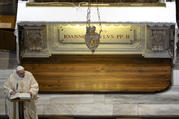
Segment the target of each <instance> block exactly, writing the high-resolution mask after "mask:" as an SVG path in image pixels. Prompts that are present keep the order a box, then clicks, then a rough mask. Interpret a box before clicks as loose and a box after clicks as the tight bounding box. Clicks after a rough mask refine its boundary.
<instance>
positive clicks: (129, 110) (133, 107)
mask: <svg viewBox="0 0 179 119" xmlns="http://www.w3.org/2000/svg"><path fill="white" fill-rule="evenodd" d="M132 115H137V104H114V106H113V116H132Z"/></svg>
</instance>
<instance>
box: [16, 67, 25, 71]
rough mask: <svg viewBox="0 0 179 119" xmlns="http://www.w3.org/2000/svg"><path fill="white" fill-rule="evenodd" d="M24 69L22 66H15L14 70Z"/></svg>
mask: <svg viewBox="0 0 179 119" xmlns="http://www.w3.org/2000/svg"><path fill="white" fill-rule="evenodd" d="M20 70H24V67H23V66H17V68H16V71H20Z"/></svg>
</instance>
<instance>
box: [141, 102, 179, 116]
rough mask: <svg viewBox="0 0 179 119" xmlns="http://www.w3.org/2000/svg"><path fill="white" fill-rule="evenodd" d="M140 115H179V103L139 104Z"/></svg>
mask: <svg viewBox="0 0 179 119" xmlns="http://www.w3.org/2000/svg"><path fill="white" fill-rule="evenodd" d="M138 115H139V116H179V104H139V105H138Z"/></svg>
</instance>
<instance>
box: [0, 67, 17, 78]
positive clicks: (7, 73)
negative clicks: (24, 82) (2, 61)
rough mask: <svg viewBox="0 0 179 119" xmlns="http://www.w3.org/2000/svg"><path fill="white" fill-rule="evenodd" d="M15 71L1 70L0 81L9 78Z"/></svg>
mask: <svg viewBox="0 0 179 119" xmlns="http://www.w3.org/2000/svg"><path fill="white" fill-rule="evenodd" d="M13 71H14V70H12V69H9V70H0V80H2V79H5V78H8V76H9V75H10V74H11V73H12V72H13Z"/></svg>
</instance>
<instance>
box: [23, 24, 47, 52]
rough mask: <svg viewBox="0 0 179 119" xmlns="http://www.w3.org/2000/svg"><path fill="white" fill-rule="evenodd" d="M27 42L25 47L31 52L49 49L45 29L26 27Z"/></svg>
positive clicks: (25, 41)
mask: <svg viewBox="0 0 179 119" xmlns="http://www.w3.org/2000/svg"><path fill="white" fill-rule="evenodd" d="M24 29H25V40H24V46H25V49H26V50H29V51H42V50H44V49H46V48H47V40H46V37H45V29H44V27H43V26H42V27H34V26H33V27H32V26H29V27H27V26H26V27H24Z"/></svg>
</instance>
